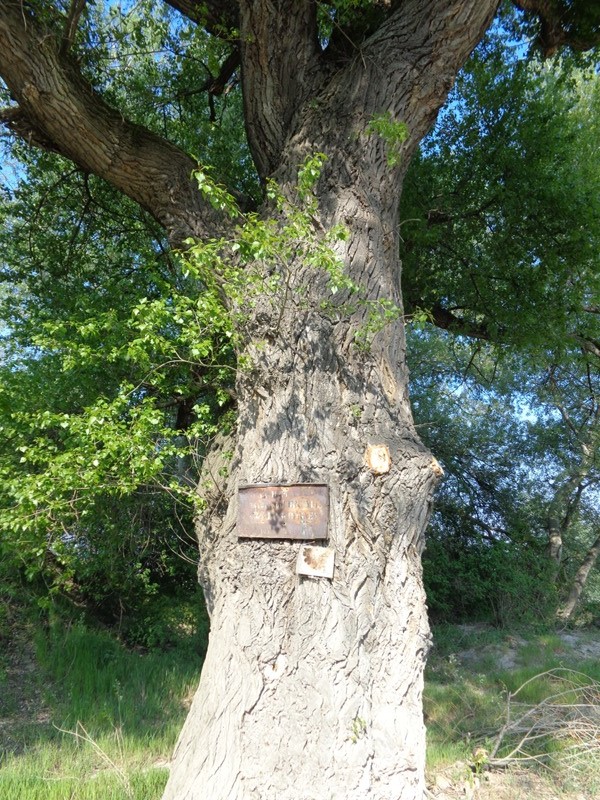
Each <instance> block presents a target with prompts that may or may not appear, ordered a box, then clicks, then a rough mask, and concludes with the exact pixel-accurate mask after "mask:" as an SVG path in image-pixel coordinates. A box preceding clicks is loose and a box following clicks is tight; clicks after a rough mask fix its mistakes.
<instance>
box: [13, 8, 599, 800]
mask: <svg viewBox="0 0 600 800" xmlns="http://www.w3.org/2000/svg"><path fill="white" fill-rule="evenodd" d="M169 5H171V6H172V7H174V8H175V9H177V10H178V11H179V12H181V13H182V14H184V15H187V16H189V17H190V18H192V19H196V20H198V22H199V23H200V25H201V26H202V27H204V28H205V29H206V30H207V31H208V32H209V33H210V34H211V36H213V37H214V38H216V39H221V40H223V41H224V42H225V43H226V44H228V45H229V52H227V53H226V54H224V55H225V58H224V60H223V62H222V66H221V68H220V69H219V71H218V73H217V74H216V75H214V74H213V77H212V78H211V80H210V81H208V85H207V86H205V87H204V88H205V89H206V90H207V91H208V92H209V93H213V94H214V93H216V92H217V91H218V90H219V89H221V90H222V88H223V86H224V85H225V84H226V83H227V81H229V80H230V78H231V76H232V75H233V73H234V71H235V70H236V69H238V67H239V68H240V76H241V77H240V80H241V92H242V95H243V107H244V121H245V127H246V132H247V136H248V142H249V146H250V151H251V153H252V158H253V161H254V165H255V167H256V170H257V172H258V175H259V177H260V180H261V182H262V184H263V186H264V187H265V189H266V191H265V194H264V198H263V199H262V201H261V204H260V217H249V216H247V214H248V210H249V209H251V207H252V202H251V199H248V198H245V197H243V196H241V195H240V193H239V192H236V200H237V205H234V204H233V203H232V201H231V198H230V197H229V196H228V195H226V194H225V193H224V191H223V189H222V188H221V187H220V186H219V185H218V184H216V183H214V182H213V181H211V180H210V179H209V178H208V177H207V173H206V170H201V171H200V182H198V181H197V180H196V178H194V177H192V174H193V173H194V172H197V166H196V164H195V162H194V160H193V159H192V158H191V157H190V155H188V153H187V152H186V150H185V149H184V148H182V147H179V146H177V145H176V144H174V143H173V142H171V141H169V140H168V139H166V138H165V137H164V136H161V135H159V134H158V133H156V132H155V131H152V130H150V129H149V128H147V127H144V126H143V125H142V124H140V122H131V121H129V119H128V113H127V108H126V107H125V105H124V106H123V107H119V108H115V107H114V106H113V105H111V103H110V102H109V101H107V98H110V88H109V85H107V84H109V81H108V79H107V77H106V75H104V74H103V73H102V72H100V71H99V70H98V68H97V64H96V65H94V63H93V59H92V58H89V57H86V55H89V53H91V52H92V53H93V48H94V41H95V39H94V28H93V26H91V25H90V24H89V18H88V21H87V22H86V17H85V3H83V2H79V0H75V2H73V3H71V4H69V6H68V7H64V6H63V5H62V4H61V3H56V4H54V3H51V2H43V1H41V0H37V1H35V2H33V3H29V4H27V5H25V4H22V3H21V2H17V1H16V0H15V2H13V1H12V0H7V2H4V3H3V4H2V7H1V8H0V74H1V75H2V77H3V79H4V81H5V83H6V86H7V88H8V90H9V92H10V96H11V100H12V102H11V103H10V104H9V105H8V107H7V108H5V109H4V110H3V112H2V120H3V122H4V123H5V124H6V125H7V126H8V127H9V129H10V130H11V131H12V132H13V133H14V134H15V135H16V136H18V137H21V138H22V139H24V140H26V141H27V142H29V143H30V144H31V145H34V146H38V147H42V148H45V149H48V150H51V151H53V152H57V153H59V154H60V155H62V156H63V157H65V158H67V159H69V160H71V161H72V162H73V163H74V164H75V165H76V166H77V167H78V168H79V169H80V170H81V171H82V172H83V173H85V174H93V175H96V176H98V177H99V178H102V179H104V180H105V181H107V182H108V183H110V184H111V185H112V186H113V187H115V188H116V189H117V190H118V191H120V192H122V193H123V194H125V195H126V196H127V197H129V198H130V199H131V200H133V201H135V202H136V203H138V204H139V205H140V206H141V207H142V208H143V209H144V210H145V211H146V212H147V213H148V214H150V215H151V216H152V217H153V218H154V220H155V221H156V222H157V223H158V224H159V225H160V226H162V228H163V229H164V231H165V233H166V236H167V237H168V240H169V242H170V244H171V246H172V247H174V248H181V247H183V246H185V243H186V242H187V241H188V240H189V239H190V238H191V239H195V240H201V241H203V242H204V244H203V245H196V246H195V248H193V249H192V253H191V255H190V262H191V264H192V266H193V268H195V269H196V270H197V277H198V281H197V284H196V291H197V292H198V293H199V294H200V293H204V292H205V291H207V292H209V293H210V292H213V295H211V296H215V292H216V293H217V294H218V295H219V296H220V297H221V299H222V304H223V306H224V307H225V308H227V309H228V310H229V311H230V313H231V318H232V320H233V322H234V323H235V324H236V325H237V328H238V332H237V336H236V337H235V350H236V357H237V364H238V370H237V375H236V384H235V395H236V413H237V421H236V427H235V430H234V431H233V432H232V433H230V434H229V435H228V436H226V437H221V438H220V439H219V440H218V441H217V442H216V444H215V448H214V449H213V450H212V452H211V453H210V454H209V455H208V456H207V457H206V459H205V462H204V470H203V476H202V477H201V480H200V491H201V493H202V494H203V495H204V497H205V503H206V505H205V511H204V513H203V515H202V516H201V517H200V519H199V522H198V526H197V532H198V539H199V545H200V578H201V582H202V584H203V586H204V589H205V593H206V596H207V601H208V604H209V607H210V611H211V626H212V627H211V640H210V646H209V652H208V655H207V659H206V662H205V666H204V670H203V674H202V680H201V685H200V688H199V691H198V694H197V696H196V698H195V700H194V703H193V706H192V709H191V711H190V715H189V718H188V721H187V723H186V726H185V728H184V731H183V733H182V735H181V738H180V741H179V744H178V747H177V751H176V755H175V760H174V764H173V769H172V772H171V777H170V780H169V783H168V786H167V789H166V792H165V798H172V797H177V798H178V799H181V798H199V797H207V796H208V797H211V798H213V799H214V800H217V798H221V797H222V798H228V799H229V798H235V797H237V798H242V797H244V798H246V797H260V798H265V800H266V799H267V798H274V797H277V798H286V797H290V798H291V797H294V798H296V797H298V792H299V789H298V787H299V786H301V787H302V789H301V790H300V791H301V793H302V795H303V796H304V797H322V796H323V794H324V791H325V792H326V793H327V794H328V795H330V796H332V797H338V796H344V797H348V798H352V797H354V798H359V797H360V798H364V797H366V796H368V797H372V798H389V797H395V798H400V797H403V798H414V797H417V796H419V795H420V793H421V792H422V788H423V754H424V728H423V722H422V715H421V687H422V673H423V666H424V661H425V655H426V651H427V647H428V628H427V622H426V617H425V604H424V596H423V589H422V582H421V568H420V559H419V557H420V552H421V550H422V546H423V531H424V528H425V525H426V522H427V518H428V514H429V508H430V500H431V493H432V491H433V488H434V486H435V483H436V481H437V479H438V478H439V475H440V470H439V467H438V465H437V462H436V461H435V460H434V459H432V457H431V455H430V454H429V452H428V451H427V449H426V448H425V447H424V446H423V445H422V443H421V442H420V440H419V438H418V436H417V433H416V431H415V428H414V425H413V422H412V418H411V412H410V408H409V402H408V394H407V382H408V377H407V372H406V367H405V357H404V352H405V342H404V330H403V324H402V315H401V295H400V287H399V276H400V263H399V255H398V245H399V222H398V214H397V210H398V202H399V198H400V192H401V186H402V179H403V176H404V174H405V171H406V168H407V165H408V163H409V161H410V158H411V156H412V154H413V153H414V152H415V149H416V147H417V145H418V143H419V141H420V140H421V138H422V137H423V136H424V134H425V133H426V132H427V130H428V129H429V127H430V125H431V124H432V122H433V120H434V119H435V116H436V114H437V112H438V110H439V108H440V106H441V105H442V103H443V102H444V100H445V98H446V96H447V93H448V91H449V89H450V87H451V85H452V83H453V81H454V78H455V76H456V74H457V71H458V70H459V68H460V67H461V65H462V64H463V63H464V61H465V59H466V58H467V56H468V54H469V53H470V52H471V50H472V49H473V47H474V46H475V45H476V44H477V42H478V41H479V40H480V38H481V37H482V35H483V33H484V31H485V30H486V28H487V27H488V26H489V25H490V23H491V21H492V19H493V17H494V14H495V12H496V8H497V2H496V0H485V2H482V1H481V0H477V2H475V0H469V2H464V0H461V1H460V2H459V1H458V0H444V2H442V0H437V1H433V0H432V2H417V1H416V0H406V2H401V3H396V2H392V3H387V2H385V3H384V2H381V3H379V2H364V3H363V2H359V3H345V2H344V3H336V4H329V3H315V2H312V0H300V1H299V0H294V2H283V0H282V2H280V3H278V4H277V5H276V6H273V5H272V4H270V3H266V2H262V0H259V1H258V2H254V3H247V2H240V3H234V2H225V1H224V2H212V0H211V1H210V2H208V3H196V2H192V1H190V0H171V2H169ZM520 6H521V7H522V8H524V9H525V10H526V11H527V12H529V13H530V16H529V17H528V18H527V19H528V20H529V22H530V23H531V24H532V25H534V24H536V20H538V21H540V26H541V27H540V30H539V37H538V38H539V43H540V44H541V46H542V48H543V49H545V50H546V51H547V52H550V51H552V50H553V49H555V48H556V47H558V46H561V45H569V44H570V45H571V46H572V47H575V48H580V49H585V48H587V47H589V46H590V45H591V44H593V43H594V41H595V40H596V39H597V38H598V29H597V24H596V23H597V20H596V19H595V18H593V17H591V16H590V15H589V14H587V13H584V12H585V8H584V9H583V10H582V9H579V8H578V7H577V4H574V3H570V2H561V1H560V0H556V2H551V3H548V2H546V0H544V2H541V0H540V2H537V0H531V2H530V1H529V0H528V2H527V3H525V2H524V0H521V3H520ZM567 12H568V13H567ZM111 99H112V98H111ZM319 154H325V156H326V160H323V158H321V157H320V156H319ZM199 155H200V156H201V157H202V154H199ZM302 164H304V168H303V169H302V170H300V175H299V174H298V168H299V165H302ZM271 180H274V181H276V184H277V188H275V187H274V186H273V185H272V184H269V183H268V182H269V181H271ZM234 188H235V187H234ZM298 207H300V211H297V209H298ZM261 219H262V220H267V222H268V221H269V220H270V223H268V224H267V225H266V227H265V223H261ZM309 222H310V224H311V225H312V228H313V230H312V231H311V230H310V228H309ZM252 230H254V231H256V232H262V234H263V235H264V236H265V237H266V238H267V239H268V236H267V234H272V235H273V236H275V238H276V237H277V231H278V230H280V231H281V237H280V243H281V244H280V247H279V250H277V247H274V246H273V244H272V242H273V239H270V240H268V241H267V244H266V245H265V246H264V247H263V246H261V241H260V240H259V239H258V238H257V239H256V240H249V239H248V236H247V234H248V232H249V231H252ZM265 231H266V233H265ZM294 235H296V241H295V242H294V241H293V240H294ZM232 242H233V245H234V246H235V247H236V248H237V249H233V248H232V247H230V244H231V243H232ZM269 242H270V243H269ZM228 248H229V249H228ZM244 248H245V249H244ZM236 252H238V253H239V257H238V260H237V261H236V257H235V253H236ZM223 253H226V254H228V255H227V258H226V259H225V260H224V258H223ZM332 254H333V255H332ZM333 256H335V258H333ZM340 264H341V265H343V269H344V274H343V276H341V275H340V269H339V265H340ZM207 266H208V267H210V266H213V267H214V269H215V272H214V273H213V279H211V272H210V270H209V269H207ZM244 266H246V271H247V272H248V273H249V274H250V276H251V284H252V286H254V287H256V286H257V285H258V286H260V287H262V290H261V291H260V292H256V291H255V290H254V291H251V290H250V294H249V296H246V299H245V304H244V305H243V307H240V303H241V302H243V301H244V298H240V294H239V291H237V292H236V291H235V287H233V288H232V286H231V282H232V279H234V280H235V281H239V280H240V276H239V269H240V268H241V267H244ZM324 266H325V267H327V266H328V267H329V268H328V269H327V268H325V269H324ZM342 278H343V279H342ZM245 288H246V290H248V287H247V286H246V287H245ZM335 289H337V290H338V291H337V292H335V293H334V291H333V290H335ZM324 301H325V303H324ZM215 309H216V306H215ZM384 321H385V322H387V324H386V325H385V328H383V325H382V322H384ZM370 445H384V446H386V447H387V448H388V450H389V453H390V457H391V468H390V469H389V471H385V469H383V470H380V469H373V468H369V465H368V460H366V459H365V453H366V452H367V449H368V447H369V446H370ZM265 482H266V483H276V484H284V483H326V484H327V485H328V487H329V493H330V498H331V501H330V502H331V508H330V512H331V513H330V521H329V542H330V546H331V547H333V548H334V549H335V552H336V557H337V567H336V574H335V578H334V580H333V582H331V583H329V582H327V581H311V580H304V579H302V578H300V579H298V578H297V577H296V576H295V574H294V563H295V560H296V555H297V546H295V545H294V544H293V543H290V542H289V541H287V540H281V541H275V542H272V541H271V542H264V541H251V542H248V541H246V540H240V539H239V538H238V537H237V535H236V515H237V497H238V495H237V492H238V488H239V486H240V485H242V484H245V483H249V484H257V483H265ZM273 742H275V746H273ZM324 787H325V790H324Z"/></svg>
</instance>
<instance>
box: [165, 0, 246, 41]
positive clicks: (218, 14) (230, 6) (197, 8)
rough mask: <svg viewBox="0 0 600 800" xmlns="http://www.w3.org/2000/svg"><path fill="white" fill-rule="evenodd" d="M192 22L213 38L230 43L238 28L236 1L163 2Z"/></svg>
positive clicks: (174, 0) (166, 0) (176, 0)
mask: <svg viewBox="0 0 600 800" xmlns="http://www.w3.org/2000/svg"><path fill="white" fill-rule="evenodd" d="M165 2H166V3H167V5H170V6H171V7H172V8H174V9H176V10H177V11H179V12H180V13H181V14H183V15H184V17H187V18H188V19H190V20H191V21H192V22H197V23H198V24H199V25H201V26H202V27H203V28H206V30H207V31H209V33H212V34H213V36H218V37H220V38H222V39H226V40H227V41H231V35H232V31H234V30H236V29H237V28H238V27H239V8H238V3H237V2H236V0H165Z"/></svg>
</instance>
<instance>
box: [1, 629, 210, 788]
mask: <svg viewBox="0 0 600 800" xmlns="http://www.w3.org/2000/svg"><path fill="white" fill-rule="evenodd" d="M33 640H34V643H35V650H34V652H32V653H31V654H30V658H29V661H28V659H27V658H25V660H24V664H25V669H24V670H23V672H22V674H21V675H19V678H20V681H19V683H18V684H17V683H15V676H14V675H13V677H12V678H11V675H10V663H9V661H10V659H8V658H7V657H6V656H5V657H4V658H3V659H2V661H1V662H0V687H2V688H3V689H4V690H5V691H4V692H3V701H2V702H0V706H1V708H0V710H1V712H2V713H1V714H0V716H2V717H4V718H8V720H9V725H5V726H0V800H38V798H39V800H154V799H155V798H156V799H158V798H160V796H161V794H162V790H163V788H164V784H165V782H166V779H167V775H168V773H167V769H166V764H167V762H168V760H169V758H170V756H171V753H172V750H173V747H174V744H175V741H176V738H177V735H178V733H179V731H180V730H181V726H182V724H183V720H184V718H185V715H186V711H187V707H188V704H189V701H190V700H191V696H192V694H193V692H194V690H195V688H196V685H197V682H198V677H199V674H200V667H201V654H202V652H203V647H202V644H201V642H199V640H198V637H197V636H194V635H193V634H191V633H190V632H189V631H188V632H187V633H185V634H183V633H182V634H181V635H180V636H179V638H178V640H177V643H176V645H175V646H174V647H172V648H171V649H170V650H168V651H165V652H161V651H159V650H156V651H151V652H144V651H142V650H140V649H138V650H133V651H132V650H131V649H128V648H126V647H125V646H123V644H121V643H120V642H119V641H118V640H117V639H116V638H115V637H114V636H113V635H111V634H110V633H109V632H107V631H100V630H93V629H90V628H89V627H86V626H85V625H84V624H76V625H72V626H69V627H67V628H65V627H62V626H61V625H58V624H57V625H55V626H53V628H52V629H51V630H50V631H49V632H45V631H43V630H42V629H38V630H37V631H35V633H34V636H33ZM19 657H20V658H23V654H22V653H21V654H20V655H19ZM13 672H14V670H13ZM11 695H12V696H11Z"/></svg>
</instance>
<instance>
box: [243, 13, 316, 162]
mask: <svg viewBox="0 0 600 800" xmlns="http://www.w3.org/2000/svg"><path fill="white" fill-rule="evenodd" d="M316 8H317V4H316V3H315V2H314V0H242V2H240V47H241V53H242V87H243V94H244V111H245V117H246V131H247V134H248V141H249V144H250V148H251V150H252V154H253V156H254V160H255V163H256V165H257V168H258V171H259V174H260V175H261V176H262V177H267V176H269V175H271V174H272V173H273V171H274V169H275V167H276V166H277V164H278V162H279V159H280V156H281V153H282V151H283V148H284V145H285V142H286V140H287V137H288V134H289V132H290V129H291V127H292V126H291V123H292V118H293V117H294V114H295V113H296V112H297V111H298V109H301V108H302V106H303V104H304V102H305V101H306V100H307V99H308V98H309V97H310V96H312V95H313V94H314V92H315V90H316V88H317V87H318V86H319V85H320V83H321V82H322V80H323V79H324V74H323V71H322V63H321V58H320V52H321V51H320V46H319V42H318V38H317V14H316Z"/></svg>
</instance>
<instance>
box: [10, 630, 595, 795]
mask: <svg viewBox="0 0 600 800" xmlns="http://www.w3.org/2000/svg"><path fill="white" fill-rule="evenodd" d="M205 633H206V632H205V631H200V633H198V632H196V633H194V632H193V631H192V630H191V629H190V627H189V625H188V626H187V628H186V629H185V630H184V629H183V627H182V629H181V630H179V631H178V632H177V635H175V636H174V637H172V639H171V640H170V641H173V642H174V646H172V647H171V648H170V649H168V650H164V651H163V650H159V649H154V650H142V649H140V648H137V649H132V648H127V647H125V646H124V645H123V644H122V643H121V642H120V641H119V640H118V639H117V638H116V637H115V636H114V635H113V634H111V633H110V632H108V631H104V630H98V629H92V628H90V627H89V626H86V625H85V624H83V623H78V624H72V625H69V626H66V627H65V626H63V625H60V624H56V625H54V626H52V627H51V628H50V630H44V629H42V628H41V627H39V626H38V627H37V628H34V629H33V630H27V629H25V628H22V629H20V631H19V633H18V634H17V635H16V636H15V637H14V641H12V642H10V646H9V647H0V719H1V718H4V719H5V720H8V722H9V724H8V725H6V724H4V725H2V724H1V722H0V800H158V799H159V798H160V796H161V794H162V790H163V788H164V784H165V782H166V779H167V769H166V765H167V763H168V760H169V758H170V756H171V753H172V749H173V746H174V743H175V741H176V738H177V735H178V733H179V731H180V729H181V725H182V723H183V720H184V718H185V714H186V710H187V707H188V704H189V701H190V699H191V696H192V694H193V692H194V690H195V688H196V684H197V681H198V677H199V673H200V666H201V661H202V654H203V652H204V639H205ZM5 641H6V637H5ZM434 641H435V647H434V650H433V652H432V654H431V656H430V659H429V666H428V669H427V675H426V684H425V695H424V708H425V714H426V722H427V728H428V750H427V767H428V771H429V772H430V773H433V772H437V771H440V770H443V769H445V768H450V767H451V766H452V765H455V764H457V762H462V763H463V771H464V772H465V774H469V772H468V768H467V767H466V764H468V763H469V762H471V761H472V757H473V751H474V750H475V748H476V747H478V746H483V747H486V748H488V749H489V748H491V746H492V743H493V740H494V737H495V736H496V734H497V732H498V731H499V729H500V728H501V726H502V724H503V722H504V720H505V716H506V698H507V693H509V692H511V693H514V692H515V691H516V690H517V689H518V688H519V687H520V686H522V685H523V684H524V683H525V682H526V681H528V680H530V679H532V678H534V676H536V675H539V674H540V673H545V672H547V673H548V674H544V675H541V676H540V677H537V678H536V679H535V680H530V682H529V683H527V685H526V686H525V687H524V688H523V689H522V690H521V692H519V694H518V698H517V699H518V701H519V702H523V703H531V704H536V703H539V702H540V701H542V700H543V699H544V698H547V697H548V696H549V695H551V694H553V693H555V692H556V691H557V687H558V688H560V686H561V680H562V678H561V673H560V672H558V673H557V672H556V669H557V668H573V669H576V670H577V672H578V675H577V676H570V677H569V679H572V680H574V681H575V683H576V684H577V683H582V684H585V683H586V681H588V680H589V681H595V682H598V683H600V661H599V660H598V659H588V660H586V661H581V660H579V659H578V658H577V654H576V653H575V652H574V651H573V650H572V649H571V648H570V647H569V646H568V645H565V643H564V642H563V640H561V639H560V638H559V637H558V636H557V635H556V634H555V633H553V632H539V631H536V632H534V633H532V632H528V633H522V632H521V633H518V634H507V633H506V631H498V630H495V629H492V628H485V627H482V626H480V627H474V628H467V627H466V626H444V628H441V629H438V630H436V631H434ZM32 643H33V644H32ZM466 651H468V652H469V654H470V655H469V659H468V661H465V660H464V655H465V652H466ZM511 652H516V659H515V664H514V667H513V668H510V669H507V668H505V667H502V666H501V663H503V662H502V659H501V658H500V657H499V656H500V655H506V654H507V653H511ZM552 670H554V672H552ZM569 697H570V695H569V694H568V693H565V695H564V699H565V700H568V699H569ZM573 698H574V699H575V698H576V694H573ZM508 746H510V742H507V747H508ZM551 750H552V744H551V743H549V744H548V751H549V752H550V751H551ZM558 756H560V748H559V747H557V757H558ZM597 761H598V760H597ZM587 767H588V768H587V770H586V777H585V781H583V779H582V777H581V774H580V773H577V774H575V773H574V772H573V771H572V772H569V771H568V770H567V771H563V770H561V769H560V768H559V769H557V770H555V772H554V773H553V776H554V777H553V780H554V782H555V784H556V787H557V795H560V792H559V788H560V786H562V785H564V786H567V785H569V786H572V785H577V786H578V787H580V788H581V786H582V785H583V783H585V787H584V788H585V790H586V791H593V792H595V791H597V790H598V789H600V761H599V762H598V763H596V761H594V759H593V758H590V759H588V761H587ZM582 781H583V783H582ZM590 787H592V788H591V789H590Z"/></svg>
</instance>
